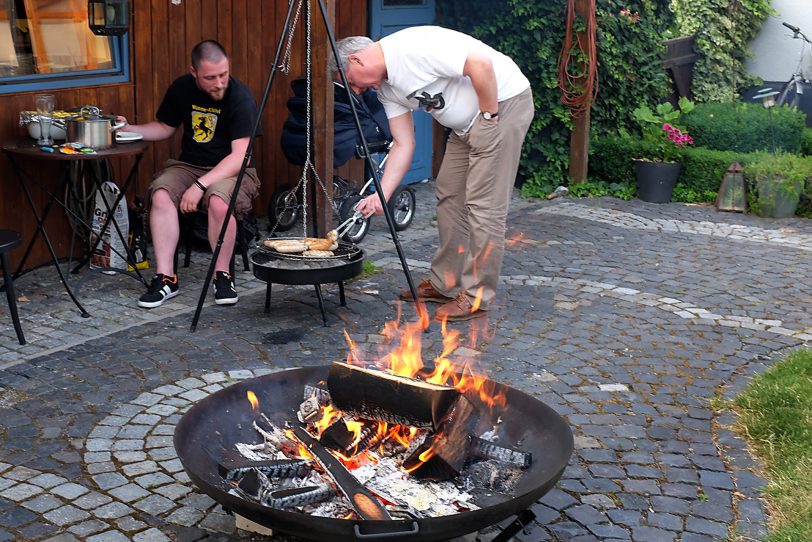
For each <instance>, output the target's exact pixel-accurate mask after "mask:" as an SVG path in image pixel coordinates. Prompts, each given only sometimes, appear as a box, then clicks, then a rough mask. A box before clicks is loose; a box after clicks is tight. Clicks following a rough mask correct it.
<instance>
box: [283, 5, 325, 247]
mask: <svg viewBox="0 0 812 542" xmlns="http://www.w3.org/2000/svg"><path fill="white" fill-rule="evenodd" d="M302 2H303V0H299V5H298V7H297V10H296V17H295V18H294V23H293V24H294V25H296V24H297V23H298V20H299V13H300V11H301V9H302ZM311 17H312V14H311V10H310V9H309V8H308V9H307V10H306V14H305V18H306V25H307V26H306V27H305V38H306V39H305V41H306V43H307V46H306V48H305V51H306V53H305V69H306V75H305V77H306V79H305V80H306V82H307V87H306V91H305V92H306V96H307V98H306V104H307V105H306V112H305V116H306V127H305V147H306V150H305V153H306V154H305V162H304V166H303V167H302V176H301V177H300V178H299V182H298V183H297V184H296V187H295V188H294V189H293V193H294V194H297V193H298V192H299V187H301V190H302V237H303V238H304V237H307V209H308V204H307V175H308V172H311V171H312V172H313V177H314V178H315V179H316V182H317V183H318V186H320V187H321V189H322V191H323V192H324V195H325V197H326V199H327V201H328V202H329V203H330V207H331V208H332V209H333V210H334V211H335V205H334V204H333V200H332V198H331V197H330V194H329V192H328V191H327V187H326V186H325V185H324V181H322V180H321V178H320V177H319V172H318V171H316V167H315V165H314V164H313V162H312V158H311V153H310V150H311V139H310V137H311V133H312V128H313V112H312V107H313V103H312V92H311V90H312V83H313V75H312V56H311V54H312V18H311ZM291 34H292V32H291ZM290 47H291V40H290V39H288V48H287V51H286V52H285V56H286V62H287V64H288V65H287V69H288V70H290ZM283 71H284V69H283ZM285 74H286V75H287V72H285ZM286 204H287V202H286Z"/></svg>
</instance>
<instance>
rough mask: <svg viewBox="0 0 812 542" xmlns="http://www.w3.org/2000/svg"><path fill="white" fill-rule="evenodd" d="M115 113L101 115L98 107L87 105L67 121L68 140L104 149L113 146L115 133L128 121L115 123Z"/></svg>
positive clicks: (92, 147) (84, 145)
mask: <svg viewBox="0 0 812 542" xmlns="http://www.w3.org/2000/svg"><path fill="white" fill-rule="evenodd" d="M115 120H116V117H115V116H113V115H101V114H100V111H99V108H98V107H93V106H85V107H83V108H82V109H80V110H79V114H78V115H76V116H75V117H70V118H69V119H68V122H67V128H68V141H70V142H72V143H80V144H81V145H82V146H83V147H90V148H91V149H96V150H102V149H109V148H110V147H112V146H113V143H114V142H115V139H114V137H113V133H114V132H115V131H116V130H118V129H119V128H123V127H124V126H125V125H126V123H123V122H122V123H120V124H115Z"/></svg>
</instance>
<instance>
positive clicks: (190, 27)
mask: <svg viewBox="0 0 812 542" xmlns="http://www.w3.org/2000/svg"><path fill="white" fill-rule="evenodd" d="M325 1H326V2H327V6H328V11H329V10H332V11H333V12H334V20H335V23H334V29H335V35H336V37H337V38H341V37H344V36H347V35H355V34H365V33H366V27H367V5H366V0H341V1H337V0H325ZM131 4H132V5H133V7H132V9H133V13H132V23H131V24H132V26H131V32H130V33H129V34H128V37H129V39H130V67H131V78H130V79H131V80H130V82H127V83H122V84H113V85H103V86H95V87H81V88H72V89H62V90H56V91H54V94H56V102H57V108H62V107H71V106H75V105H81V104H93V105H98V106H99V107H101V108H102V109H103V111H104V112H105V113H115V114H123V115H125V116H127V118H128V119H129V120H130V121H131V122H133V123H143V122H148V121H150V120H152V119H154V116H155V111H156V110H157V108H158V105H159V104H160V102H161V99H162V98H163V95H164V92H165V90H166V88H167V87H168V86H169V84H170V83H171V82H172V81H173V80H174V79H175V78H176V77H178V76H179V75H182V74H183V73H186V72H188V70H189V64H190V60H189V52H190V50H191V48H192V46H194V44H195V43H197V42H199V41H200V40H202V39H207V38H214V39H217V40H218V41H219V42H220V43H222V44H223V46H224V47H225V48H226V51H227V52H228V53H229V56H230V58H231V62H232V64H231V70H232V74H233V75H234V76H236V77H237V78H239V79H241V80H242V81H244V82H245V83H246V84H248V86H249V87H250V88H251V90H252V91H253V92H254V95H255V96H256V98H257V101H259V100H261V98H262V94H263V91H264V90H265V86H266V83H267V80H268V75H269V73H270V69H271V64H272V62H273V58H274V55H275V53H276V48H277V44H278V42H279V37H280V32H281V30H282V25H283V22H284V17H285V15H286V12H287V2H283V1H280V0H275V1H271V0H261V1H257V0H184V1H182V2H181V3H180V4H178V5H176V4H173V3H172V2H170V0H135V1H133V2H132V3H131ZM312 6H313V8H312V9H313V12H312V21H313V25H314V32H317V33H318V34H319V35H320V36H324V35H325V34H324V31H323V28H316V26H317V25H322V18H321V13H320V11H319V7H318V2H316V1H312ZM304 21H305V19H304V13H302V16H301V21H300V25H299V28H298V29H297V30H296V35H295V41H294V50H293V55H292V67H291V72H290V74H289V75H285V74H283V73H282V72H281V71H277V74H276V76H275V80H274V83H273V88H272V89H271V93H270V96H269V99H268V103H267V106H266V109H265V112H264V114H263V116H262V131H263V136H262V137H261V138H259V139H258V140H257V141H256V144H255V148H254V149H255V153H254V154H255V158H256V161H257V166H258V169H259V174H260V178H261V180H262V191H261V193H260V195H259V197H258V198H257V199H256V201H255V212H256V213H257V215H258V216H264V215H265V213H266V206H267V203H268V201H269V200H270V197H271V195H272V193H273V191H274V190H275V188H276V187H277V186H280V185H282V184H286V183H290V182H295V181H296V180H297V179H298V178H299V177H300V175H301V168H300V167H298V166H292V165H291V164H289V163H288V161H287V160H286V159H285V157H284V155H283V154H282V152H281V148H280V143H279V141H280V138H281V129H282V124H283V123H284V121H285V119H286V118H287V114H288V113H287V108H286V106H285V103H286V101H287V99H288V98H289V97H290V95H291V90H290V83H291V81H292V80H293V79H295V78H297V77H303V76H304V74H305V66H304V58H305V55H304V44H305V32H304V26H303V25H304ZM315 49H317V47H314V50H315ZM320 51H321V54H323V53H324V51H329V46H327V45H326V44H325V45H322V46H321V48H320ZM323 83H326V81H324V82H323ZM35 93H36V92H26V93H19V94H5V95H0V140H3V141H6V140H9V139H13V138H15V137H18V136H24V135H27V130H26V128H25V127H20V126H18V116H19V112H20V111H21V110H30V109H32V108H33V102H34V94H35ZM322 104H323V100H322ZM179 136H180V133H178V134H176V135H175V137H174V138H173V139H172V140H171V141H163V142H156V143H151V144H149V145H148V146H147V151H146V153H145V155H144V159H143V160H142V162H141V165H140V168H139V174H138V178H137V181H136V183H134V184H135V186H134V187H133V188H131V189H130V190H129V192H128V194H127V197H128V200H130V201H132V198H133V197H134V195H136V194H138V195H142V196H143V195H144V194H145V193H146V189H147V187H148V186H149V183H150V181H151V179H152V176H153V174H154V172H155V171H156V170H158V169H160V168H161V166H162V164H163V163H164V162H165V161H166V160H167V159H168V158H170V157H175V156H177V153H178V151H179V147H180V137H179ZM325 139H329V140H330V141H331V140H332V138H331V137H330V138H325V137H324V134H322V135H321V137H317V138H316V143H317V144H318V141H319V140H321V141H322V142H324V141H325ZM131 164H132V159H131V158H124V159H120V160H117V161H116V162H115V163H114V164H113V166H114V170H115V172H116V173H115V178H116V179H117V180H120V181H122V182H123V180H124V179H123V178H124V176H125V175H126V173H127V171H129V167H130V165H131ZM23 166H24V167H25V168H26V170H27V171H29V172H31V173H33V174H34V179H35V181H36V182H37V183H41V184H43V185H45V186H54V182H55V181H54V177H55V172H56V169H55V168H54V167H44V166H43V165H42V164H41V163H33V162H32V163H23ZM336 173H338V174H340V175H342V176H344V177H347V178H352V179H357V180H358V181H360V180H361V177H362V176H363V164H362V163H361V162H360V161H358V160H353V161H352V163H351V164H347V165H344V166H342V167H341V168H339V169H338V170H337V171H336ZM0 186H2V190H3V195H4V196H3V198H0V228H9V229H15V230H17V231H20V232H21V234H22V235H23V239H24V240H27V239H30V238H31V236H33V234H34V232H35V229H36V223H35V221H34V218H33V216H32V215H31V212H30V209H29V208H28V205H27V203H26V201H25V197H24V195H23V194H22V192H21V191H20V189H19V187H18V185H17V182H16V180H15V179H14V173H13V169H12V168H11V165H10V163H9V161H8V159H7V158H2V159H0ZM359 186H360V185H359ZM32 195H33V196H34V198H35V201H36V202H37V203H38V205H39V209H40V210H41V209H42V207H43V206H44V202H45V200H46V198H47V195H46V194H44V193H43V192H42V191H41V190H36V189H34V190H33V191H32ZM46 227H47V228H48V232H49V235H50V237H51V240H52V242H53V243H54V247H55V248H56V251H57V254H59V255H60V256H67V255H68V254H67V252H68V250H69V247H70V242H71V239H70V237H71V236H70V230H69V228H68V222H67V219H66V218H65V213H63V212H61V211H60V210H59V209H58V208H55V209H54V210H53V211H52V213H51V217H50V218H49V220H48V223H47V225H46ZM21 257H22V250H21V249H19V250H15V251H14V252H13V253H12V254H11V260H12V265H16V263H17V262H18V261H19V258H21ZM47 261H48V254H47V251H46V249H45V246H44V244H43V243H42V242H38V243H37V244H36V246H35V247H34V251H33V252H32V254H31V256H29V259H28V262H27V267H33V266H35V265H38V264H42V263H45V262H47Z"/></svg>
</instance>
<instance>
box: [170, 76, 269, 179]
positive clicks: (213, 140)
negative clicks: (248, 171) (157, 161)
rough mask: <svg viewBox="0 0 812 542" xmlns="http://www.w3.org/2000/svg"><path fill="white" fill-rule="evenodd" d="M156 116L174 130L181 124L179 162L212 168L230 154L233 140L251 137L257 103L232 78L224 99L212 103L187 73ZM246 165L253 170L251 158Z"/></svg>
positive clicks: (242, 86)
mask: <svg viewBox="0 0 812 542" xmlns="http://www.w3.org/2000/svg"><path fill="white" fill-rule="evenodd" d="M156 117H157V118H158V120H159V121H161V122H163V123H164V124H166V125H168V126H172V127H174V128H177V127H178V126H180V125H181V124H183V139H182V141H181V151H180V158H179V159H180V160H181V161H183V162H188V163H189V164H194V165H196V166H201V167H214V166H216V165H217V164H218V163H220V161H221V160H222V159H223V158H225V157H226V156H228V155H229V154H231V142H232V141H233V140H235V139H240V138H242V137H250V136H251V131H252V129H253V128H254V122H255V120H256V118H257V103H256V100H254V96H253V95H252V94H251V91H250V90H249V89H248V87H247V86H245V85H244V84H243V83H241V82H240V81H238V80H237V79H235V78H233V77H229V82H228V90H227V91H226V94H225V96H224V97H223V99H222V100H220V101H217V100H213V99H212V98H211V96H209V95H208V94H206V93H205V92H203V91H202V90H200V89H199V88H198V87H197V83H195V79H194V77H193V76H192V74H188V73H187V74H186V75H182V76H180V77H178V78H177V79H175V81H174V82H173V83H172V84H171V85H170V86H169V88H168V89H167V91H166V94H165V95H164V99H163V101H162V102H161V106H160V107H159V108H158V112H157V113H156ZM257 135H259V134H257ZM249 165H250V166H251V167H253V165H254V159H253V157H252V158H251V163H250V164H249Z"/></svg>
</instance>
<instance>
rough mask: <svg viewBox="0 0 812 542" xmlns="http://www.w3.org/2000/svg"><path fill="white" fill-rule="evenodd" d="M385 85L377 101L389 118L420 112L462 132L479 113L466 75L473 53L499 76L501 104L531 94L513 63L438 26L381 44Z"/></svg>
mask: <svg viewBox="0 0 812 542" xmlns="http://www.w3.org/2000/svg"><path fill="white" fill-rule="evenodd" d="M380 45H381V48H382V49H383V55H384V60H385V62H386V72H387V79H386V81H384V82H383V83H382V84H381V86H380V89H379V90H378V98H379V99H380V101H381V103H382V104H383V106H384V109H385V110H386V116H387V117H388V118H393V117H397V116H400V115H403V114H404V113H407V112H410V111H415V110H417V109H418V108H421V109H424V110H427V111H428V112H429V113H430V114H431V115H432V116H433V117H434V118H435V119H437V122H439V123H440V124H442V125H443V126H446V127H448V128H451V129H452V130H455V131H457V132H464V131H466V130H467V129H468V128H469V127H470V126H471V123H472V121H473V119H474V117H476V115H477V114H478V113H479V98H477V95H476V92H475V91H474V87H473V85H472V84H471V80H470V79H469V78H468V77H467V76H465V75H463V73H462V71H463V67H464V65H465V60H466V58H467V57H468V53H469V51H472V50H478V51H481V52H483V53H485V54H486V55H487V56H489V57H490V59H491V62H493V69H494V72H495V73H496V84H497V90H498V101H500V102H501V101H504V100H507V99H508V98H512V97H514V96H517V95H519V94H521V93H522V92H524V91H525V90H526V89H528V88H530V82H529V81H528V80H527V77H525V76H524V74H522V72H521V70H520V69H519V67H518V66H517V65H516V63H515V62H513V60H512V59H511V58H510V57H508V56H506V55H504V54H502V53H500V52H499V51H497V50H496V49H494V48H492V47H490V46H488V45H486V44H484V43H482V42H481V41H479V40H477V39H476V38H472V37H471V36H468V35H467V34H463V33H461V32H457V31H454V30H449V29H447V28H441V27H439V26H414V27H411V28H407V29H405V30H400V31H398V32H395V33H394V34H391V35H389V36H386V37H385V38H381V40H380Z"/></svg>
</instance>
